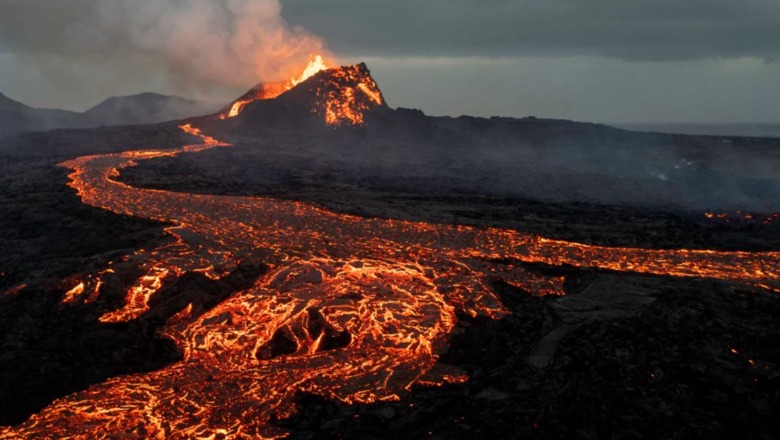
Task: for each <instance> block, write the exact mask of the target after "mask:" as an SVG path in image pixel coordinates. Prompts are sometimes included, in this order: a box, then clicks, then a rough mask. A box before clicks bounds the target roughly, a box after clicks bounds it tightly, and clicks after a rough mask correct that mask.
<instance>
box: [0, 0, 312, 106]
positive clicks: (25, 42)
mask: <svg viewBox="0 0 780 440" xmlns="http://www.w3.org/2000/svg"><path fill="white" fill-rule="evenodd" d="M0 4H2V6H3V10H4V11H6V12H8V13H7V14H4V17H0V51H2V50H3V49H5V50H7V51H10V52H12V53H15V54H23V58H24V59H26V60H28V61H30V62H33V63H36V67H38V68H39V69H40V70H42V71H43V72H42V73H43V74H44V75H45V76H47V77H57V76H60V75H68V74H69V73H71V74H73V72H69V71H68V69H67V68H64V69H63V68H62V62H60V63H53V62H52V58H55V59H56V58H59V59H60V60H61V61H63V60H64V61H67V62H72V63H74V64H75V63H78V62H89V63H97V64H99V65H101V66H102V68H103V69H104V70H106V66H111V67H110V68H108V72H107V74H115V75H116V78H117V80H119V81H121V80H122V78H127V77H128V75H135V76H144V77H151V76H153V75H155V74H157V75H160V74H162V75H164V80H165V82H166V83H167V85H168V86H169V87H170V88H172V89H178V90H189V91H190V93H192V90H191V89H193V88H196V89H200V90H201V91H202V90H209V89H210V88H214V87H223V88H224V87H225V86H228V87H231V86H232V87H241V88H243V87H246V86H251V85H253V84H255V83H257V82H258V81H260V80H276V79H283V78H287V77H289V73H290V72H292V71H297V70H299V69H300V67H301V66H303V65H305V64H306V62H307V60H308V58H309V57H310V56H311V55H312V54H320V53H323V52H324V44H323V41H322V40H321V39H320V38H319V37H317V36H314V35H312V34H310V33H308V32H306V31H305V30H304V29H302V28H299V27H293V26H290V25H288V24H287V22H286V21H285V20H284V19H283V18H282V15H281V5H280V3H279V0H122V1H98V0H71V1H67V2H51V1H50V0H24V1H19V0H0ZM44 6H45V8H44ZM43 10H45V11H46V14H42V13H41V11H43ZM131 63H132V64H131ZM53 66H57V67H56V72H53V70H55V68H54V67H53ZM146 69H154V70H153V71H152V72H150V71H148V70H146Z"/></svg>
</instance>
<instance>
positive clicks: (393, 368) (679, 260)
mask: <svg viewBox="0 0 780 440" xmlns="http://www.w3.org/2000/svg"><path fill="white" fill-rule="evenodd" d="M182 128H183V129H185V130H187V131H189V132H191V133H193V134H197V135H199V136H201V137H202V139H203V144H200V145H193V146H187V147H183V148H181V149H178V150H173V151H171V150H161V151H131V152H125V153H118V154H107V155H97V156H88V157H81V158H78V159H75V160H71V161H68V162H65V163H63V164H62V166H64V167H67V168H70V169H72V170H73V172H72V174H71V175H70V178H71V183H70V185H71V186H72V187H73V188H75V189H76V190H77V191H78V194H79V196H80V197H81V199H82V200H83V202H84V203H86V204H88V205H91V206H94V207H98V208H102V209H105V210H109V211H112V212H115V213H122V214H127V215H131V216H134V217H140V218H145V219H152V220H160V221H166V222H170V223H171V224H173V225H174V226H171V227H169V228H168V229H167V232H168V234H170V236H171V237H172V238H173V240H171V241H170V242H169V243H167V244H165V245H161V246H160V247H159V248H155V249H145V250H139V251H137V252H136V254H135V258H136V259H137V261H139V262H140V263H139V264H140V265H141V266H142V267H143V269H144V271H145V275H143V276H142V277H140V278H139V279H138V280H137V282H136V283H135V284H133V285H131V286H129V287H128V290H127V296H126V301H125V305H124V306H123V307H121V308H119V309H117V310H114V311H111V312H108V313H106V314H104V315H103V316H102V317H101V318H100V320H101V321H102V322H106V323H109V322H123V321H131V320H134V319H137V318H139V317H141V316H143V315H144V314H145V313H147V312H148V311H149V309H150V306H149V300H150V298H152V297H153V296H154V295H155V294H157V293H158V292H159V290H160V289H161V288H162V287H163V286H165V285H166V284H169V283H171V282H173V281H174V280H175V279H176V278H177V277H180V276H182V275H184V274H185V273H188V272H200V273H203V274H205V275H206V276H208V277H210V278H212V279H220V278H222V277H225V276H226V275H228V274H229V273H231V272H232V271H233V270H235V269H236V268H237V267H238V265H239V264H240V263H242V262H253V263H257V264H262V265H265V266H267V267H268V268H270V269H269V270H268V271H267V272H266V273H265V274H264V275H262V276H261V277H260V278H259V279H258V280H257V281H256V282H255V283H254V285H253V286H252V287H251V288H249V289H246V290H243V291H238V292H234V293H233V294H232V296H230V297H229V298H227V299H225V300H224V301H222V302H221V303H220V304H218V305H217V306H216V307H214V308H212V309H211V310H208V311H206V312H205V313H200V314H198V313H194V312H193V307H192V304H190V306H188V307H185V308H184V309H183V310H181V311H180V312H178V313H177V314H176V315H174V316H173V317H171V318H170V319H168V321H167V324H166V326H165V327H164V330H163V335H164V336H165V337H168V338H170V339H172V340H173V341H174V342H175V344H176V345H177V346H178V347H179V349H180V350H181V352H182V360H181V361H179V362H177V363H175V364H172V365H170V366H168V367H166V368H164V369H162V370H159V371H156V372H152V373H143V374H134V375H128V376H122V377H116V378H113V379H110V380H108V381H106V382H104V383H101V384H97V385H94V386H92V387H90V388H89V389H87V390H85V391H82V392H78V393H75V394H72V395H70V396H66V397H64V398H61V399H58V400H56V401H54V402H53V403H52V404H51V405H49V406H48V407H47V408H45V409H44V410H43V411H41V412H40V413H38V414H36V415H33V416H32V417H31V418H30V419H29V420H28V421H27V422H25V423H23V424H21V425H19V426H16V427H12V428H2V430H0V437H2V438H18V437H28V438H36V437H38V438H50V437H75V438H89V439H92V438H106V437H110V438H117V437H122V436H130V437H144V438H275V437H283V436H284V435H285V432H284V431H283V430H282V429H279V428H277V427H276V426H274V425H273V424H272V423H271V422H272V421H273V420H278V419H282V418H284V417H286V416H289V415H291V414H292V413H293V412H294V410H295V405H294V397H295V395H296V393H298V392H308V393H313V394H316V395H319V396H323V397H325V398H328V399H332V400H336V401H341V402H346V403H370V402H375V401H381V400H397V399H400V398H401V397H402V396H403V395H404V393H407V392H408V391H409V390H410V388H411V387H412V386H413V385H415V384H417V385H430V386H433V385H437V384H443V383H452V382H461V381H465V380H467V376H466V375H465V374H464V372H462V371H459V370H457V369H456V368H454V367H447V366H446V365H441V364H438V363H437V359H438V356H439V355H440V354H441V353H442V352H443V351H445V350H446V349H447V341H448V337H449V334H450V333H451V330H452V329H453V327H454V325H455V324H456V320H457V316H458V315H459V314H463V315H470V316H487V317H491V318H496V319H497V318H500V317H502V316H503V315H505V314H506V313H508V312H507V310H505V308H504V307H503V306H502V304H501V302H500V300H499V298H498V297H497V296H496V294H495V293H494V292H493V291H492V290H491V288H490V286H491V281H494V280H499V279H500V280H504V281H505V282H507V283H509V284H512V285H515V286H517V287H520V288H522V289H525V290H527V291H529V292H531V293H536V294H540V295H553V294H563V282H564V279H563V278H562V277H553V276H551V277H546V276H541V275H538V274H534V273H532V272H529V271H527V270H524V269H523V268H522V267H521V266H522V265H520V264H519V262H525V263H543V264H547V265H554V266H560V265H571V266H575V267H588V268H601V269H608V270H614V271H624V272H635V273H647V274H660V275H671V276H678V277H707V278H713V279H721V280H726V281H730V282H735V283H739V284H743V285H750V286H755V287H758V288H764V289H770V290H773V291H778V290H780V272H778V262H779V261H780V253H777V252H772V253H743V252H733V253H732V252H715V251H695V250H645V249H628V248H606V247H596V246H587V245H582V244H576V243H569V242H563V241H557V240H549V239H544V238H540V237H538V236H534V235H530V234H522V233H518V232H515V231H511V230H501V229H489V228H475V227H464V226H446V225H434V224H426V223H415V222H406V221H395V220H384V219H367V218H361V217H355V216H349V215H343V214H337V213H333V212H329V211H327V210H324V209H321V208H318V207H316V206H312V205H309V204H305V203H298V202H293V201H283V200H274V199H269V198H259V197H229V196H211V195H197V194H183V193H176V192H169V191H159V190H149V189H139V188H134V187H130V186H127V185H125V184H123V183H120V182H118V181H116V180H115V177H117V176H118V174H119V171H120V170H121V169H122V168H125V167H128V166H132V165H134V164H135V163H137V162H138V161H140V160H146V159H152V158H155V157H161V156H171V155H176V154H181V153H194V152H197V151H201V150H204V149H209V148H220V147H227V146H228V145H227V144H223V143H220V142H219V141H217V140H215V139H212V138H210V137H208V136H205V135H202V134H200V132H199V131H198V130H197V129H195V128H192V127H190V126H184V127H182ZM512 262H516V263H512ZM110 270H111V269H110V268H109V269H107V270H106V271H103V272H100V273H95V274H89V275H85V278H84V281H83V282H81V283H80V284H79V285H77V286H76V287H75V288H73V289H72V290H71V291H69V292H63V293H65V295H64V296H63V302H67V303H76V302H90V301H94V300H95V298H96V296H97V295H99V294H100V288H101V284H102V282H101V277H102V276H104V275H103V274H105V273H106V272H108V271H110Z"/></svg>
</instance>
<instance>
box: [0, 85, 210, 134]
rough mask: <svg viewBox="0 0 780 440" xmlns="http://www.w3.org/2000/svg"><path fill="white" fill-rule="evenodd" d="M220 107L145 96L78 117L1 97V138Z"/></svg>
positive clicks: (128, 98)
mask: <svg viewBox="0 0 780 440" xmlns="http://www.w3.org/2000/svg"><path fill="white" fill-rule="evenodd" d="M220 107H221V105H219V104H212V103H205V102H200V101H194V100H189V99H185V98H181V97H178V96H166V95H160V94H156V93H142V94H139V95H132V96H120V97H114V98H109V99H107V100H105V101H103V102H102V103H100V104H98V105H97V106H95V107H93V108H91V109H89V110H87V111H86V112H84V113H79V112H72V111H67V110H55V109H38V108H33V107H30V106H28V105H25V104H23V103H21V102H18V101H15V100H13V99H11V98H9V97H7V96H6V95H4V94H2V93H0V136H5V135H12V134H16V133H26V132H35V131H46V130H54V129H58V128H91V127H100V126H115V125H139V124H155V123H159V122H164V121H171V120H178V119H184V118H188V117H192V116H200V115H205V114H208V113H213V112H216V111H217V110H219V108H220Z"/></svg>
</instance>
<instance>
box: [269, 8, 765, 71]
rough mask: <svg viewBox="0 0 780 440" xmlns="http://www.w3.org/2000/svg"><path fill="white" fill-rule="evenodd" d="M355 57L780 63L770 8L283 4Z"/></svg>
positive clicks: (295, 17)
mask: <svg viewBox="0 0 780 440" xmlns="http://www.w3.org/2000/svg"><path fill="white" fill-rule="evenodd" d="M284 6H285V8H284V11H283V13H284V15H285V17H287V18H288V19H290V20H291V21H294V22H296V23H301V24H303V25H305V26H307V28H309V29H311V30H313V31H315V32H318V33H319V34H321V35H323V36H324V37H326V38H327V39H328V41H329V43H330V46H331V47H332V48H334V50H336V51H338V52H339V53H340V54H345V55H353V56H430V55H436V56H495V57H513V56H602V57H609V58H617V59H623V60H643V61H669V60H690V59H704V58H740V57H754V58H759V59H763V60H770V61H774V60H777V59H778V58H780V26H778V25H777V23H778V22H779V21H780V2H778V1H776V0H742V1H734V0H684V1H680V0H484V1H474V0H424V1H421V0H393V1H366V0H328V1H327V2H320V3H319V4H318V5H313V4H312V2H311V1H309V0H286V1H285V3H284Z"/></svg>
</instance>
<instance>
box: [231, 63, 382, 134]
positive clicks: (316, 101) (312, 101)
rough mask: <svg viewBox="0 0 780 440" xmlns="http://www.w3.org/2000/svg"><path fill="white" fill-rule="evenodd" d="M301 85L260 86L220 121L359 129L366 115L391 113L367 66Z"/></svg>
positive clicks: (320, 75)
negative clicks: (307, 123) (305, 122)
mask: <svg viewBox="0 0 780 440" xmlns="http://www.w3.org/2000/svg"><path fill="white" fill-rule="evenodd" d="M310 74H311V76H310V77H307V78H306V79H303V77H302V79H303V80H302V81H300V82H297V81H287V82H269V83H260V84H258V85H256V86H255V87H253V88H252V89H251V90H249V91H248V92H247V93H246V94H244V95H243V96H241V97H240V98H238V99H237V100H236V101H234V102H233V103H232V104H231V105H230V106H229V107H228V108H227V109H225V111H224V112H223V113H222V114H221V115H220V119H223V120H225V119H231V118H236V120H237V121H238V122H237V125H241V124H245V123H247V121H250V120H252V119H258V120H264V121H266V123H268V122H271V121H273V123H275V124H280V125H288V124H289V123H290V122H293V121H295V122H297V123H300V122H303V121H309V122H314V121H316V120H320V121H322V122H324V123H325V124H326V125H329V126H345V125H353V126H360V125H364V124H365V123H366V115H367V114H368V113H370V112H374V111H377V110H386V109H389V107H388V106H387V103H386V102H385V98H384V96H383V95H382V91H381V90H379V86H378V85H377V83H376V81H374V79H373V78H372V77H371V72H370V71H369V69H368V66H366V64H365V63H361V64H357V65H353V66H343V67H338V68H333V69H323V70H320V71H319V72H317V73H313V72H310Z"/></svg>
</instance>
